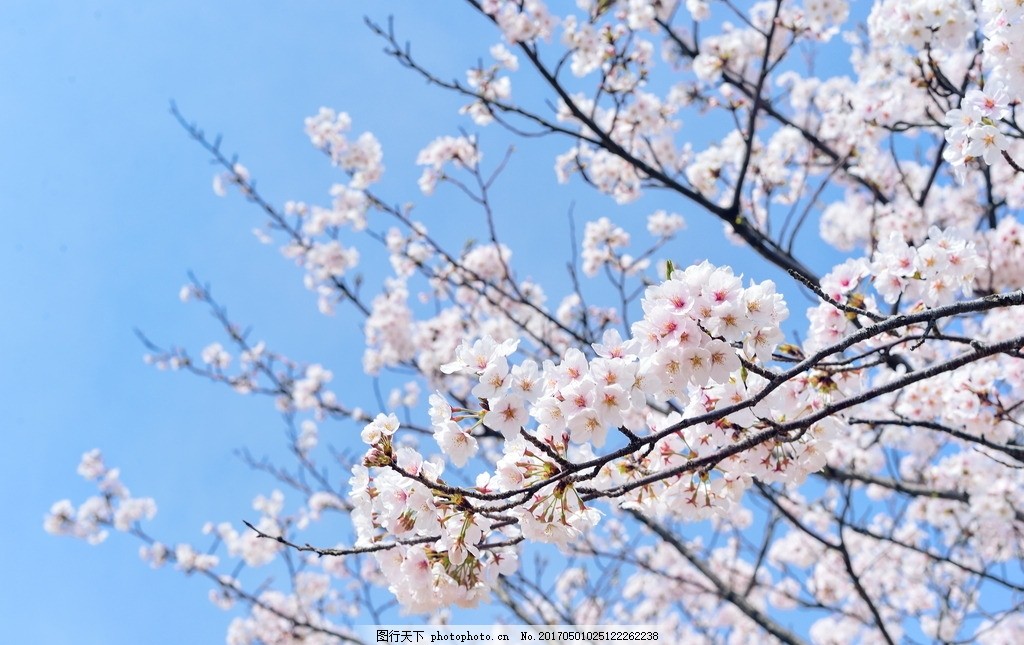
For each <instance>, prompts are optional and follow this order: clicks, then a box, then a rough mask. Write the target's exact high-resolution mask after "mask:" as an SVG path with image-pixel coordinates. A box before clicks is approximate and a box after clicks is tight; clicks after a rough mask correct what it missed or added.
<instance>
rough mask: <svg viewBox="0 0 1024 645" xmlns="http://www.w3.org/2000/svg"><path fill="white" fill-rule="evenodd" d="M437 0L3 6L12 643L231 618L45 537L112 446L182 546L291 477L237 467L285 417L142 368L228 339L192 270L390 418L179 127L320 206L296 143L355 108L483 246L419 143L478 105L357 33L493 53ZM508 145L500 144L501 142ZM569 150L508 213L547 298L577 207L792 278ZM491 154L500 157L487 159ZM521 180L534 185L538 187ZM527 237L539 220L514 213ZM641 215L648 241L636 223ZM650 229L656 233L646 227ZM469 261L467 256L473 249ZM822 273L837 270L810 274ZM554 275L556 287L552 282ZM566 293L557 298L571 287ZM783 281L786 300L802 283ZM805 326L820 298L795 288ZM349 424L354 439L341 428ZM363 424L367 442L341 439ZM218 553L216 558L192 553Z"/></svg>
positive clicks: (322, 183) (189, 594)
mask: <svg viewBox="0 0 1024 645" xmlns="http://www.w3.org/2000/svg"><path fill="white" fill-rule="evenodd" d="M438 4H442V3H420V2H375V3H369V2H367V3H355V2H349V1H347V0H292V1H288V2H281V1H279V0H273V1H271V0H249V1H245V2H243V1H241V0H218V1H216V2H210V1H208V0H178V1H175V2H125V1H122V2H102V1H93V0H74V1H72V0H65V1H63V2H60V1H56V0H5V1H4V2H2V3H0V87H2V98H0V142H2V144H0V218H2V227H0V263H2V276H3V277H2V278H0V302H2V303H3V305H2V306H3V314H2V315H0V360H2V365H3V369H2V371H0V424H2V426H0V427H3V429H4V431H5V435H6V440H5V441H4V443H3V449H2V450H0V484H2V491H3V492H2V495H3V500H4V508H5V509H6V511H7V513H6V514H5V517H4V518H3V529H2V530H0V577H2V583H0V607H2V608H3V610H2V612H0V615H2V617H0V629H2V633H3V637H2V638H3V640H4V641H5V642H11V643H71V642H74V643H76V644H82V645H85V644H90V643H96V644H100V643H102V644H110V643H138V642H144V643H200V642H202V643H206V642H220V641H221V640H222V639H223V635H224V631H225V627H226V625H227V622H228V619H229V618H228V616H227V615H225V614H223V613H222V612H220V611H219V610H217V609H216V608H214V607H213V606H212V605H211V604H210V603H209V601H208V600H207V599H206V591H207V589H208V587H209V585H208V584H207V583H206V582H205V581H203V580H200V579H197V578H187V577H185V576H182V575H181V574H180V573H178V572H176V571H173V570H170V569H167V570H161V571H157V572H154V571H151V570H150V569H149V568H148V567H147V566H146V565H145V564H144V563H142V562H141V561H140V560H139V558H138V556H137V548H138V544H137V543H135V542H134V541H133V540H132V539H131V538H128V537H125V536H120V535H115V536H113V537H112V538H111V539H110V540H108V542H107V543H105V544H103V545H101V546H99V547H90V546H88V545H86V544H85V543H80V542H77V541H74V540H71V539H66V538H55V537H53V536H50V535H47V534H45V533H44V532H43V531H42V520H43V517H44V514H45V512H46V511H47V509H48V508H49V507H50V505H51V504H52V503H53V502H54V501H56V500H58V499H61V498H65V497H67V498H70V499H71V500H72V501H73V502H74V503H76V504H77V503H79V502H81V501H82V500H83V499H84V498H85V497H86V496H87V495H88V494H91V490H90V487H89V486H88V485H86V484H85V483H84V482H82V481H81V480H80V479H79V478H78V476H77V475H76V474H75V467H76V465H77V463H78V460H79V457H80V455H81V454H82V453H83V452H84V451H86V450H89V449H91V448H96V447H99V448H101V449H103V451H104V453H105V455H106V458H107V461H108V463H109V464H111V465H115V466H119V467H120V468H121V469H122V477H123V479H124V481H125V483H126V484H127V485H128V486H129V488H131V490H132V492H133V493H134V494H136V495H139V496H152V497H154V498H156V500H157V503H158V504H159V506H160V511H159V514H158V516H157V518H156V520H155V521H153V522H151V523H150V524H149V526H150V527H151V530H152V532H153V533H154V534H155V535H158V536H160V537H161V538H164V539H165V540H167V541H169V542H172V543H173V542H175V541H177V540H196V541H198V539H199V538H200V535H199V531H200V528H201V526H202V524H203V523H204V522H205V521H207V520H213V521H222V520H229V521H232V522H234V523H236V525H237V524H239V523H240V520H241V519H242V518H243V517H247V516H248V515H250V514H251V512H250V511H249V504H250V501H251V499H252V497H253V496H254V495H255V494H257V493H268V492H269V491H270V490H271V489H272V488H273V483H272V482H270V481H269V480H267V479H266V478H265V477H263V476H260V475H257V474H254V473H251V472H249V471H247V470H246V468H245V467H244V466H243V465H242V464H241V463H239V462H238V461H237V460H236V459H235V458H234V457H233V456H232V452H233V450H235V449H236V448H239V447H242V446H248V447H249V448H250V449H251V450H252V451H253V452H254V453H255V454H257V455H261V454H270V455H274V454H280V453H281V449H282V447H283V438H282V432H281V430H282V424H281V422H280V420H279V418H278V417H277V415H276V414H275V413H274V412H273V408H272V403H271V402H270V401H268V400H260V399H254V398H244V397H240V396H237V395H234V394H232V393H231V392H228V391H225V390H224V389H222V388H217V387H215V386H213V385H211V384H209V383H205V382H201V381H199V380H196V379H193V378H189V377H187V376H185V375H183V374H167V373H161V372H158V371H156V370H154V369H153V368H151V367H148V366H146V365H144V364H143V362H142V360H141V356H142V354H143V349H142V347H141V346H140V344H139V342H138V341H137V340H136V338H135V337H134V336H133V333H132V329H133V328H135V327H138V328H141V329H142V330H144V331H145V332H146V333H147V334H148V335H149V336H150V337H152V338H153V339H154V340H156V341H158V342H162V343H165V344H171V343H178V344H182V345H185V346H187V347H190V348H192V349H193V350H198V349H199V348H201V347H202V346H204V345H205V344H206V343H207V342H209V341H212V340H219V339H220V336H219V334H218V329H217V327H216V324H215V323H214V322H213V321H212V320H211V319H210V318H209V316H207V315H206V313H205V312H204V311H202V310H201V309H199V308H197V307H194V306H183V305H182V304H181V303H179V302H178V299H177V293H178V289H179V287H180V286H181V285H182V284H183V283H184V282H185V274H186V271H188V270H193V271H195V272H196V273H197V274H198V275H199V276H200V277H201V278H202V279H204V280H206V281H209V282H210V283H211V285H212V287H213V290H214V294H215V295H217V296H218V297H219V299H220V300H221V301H222V302H224V303H225V304H227V305H228V307H229V310H230V311H231V312H232V314H233V315H234V316H235V317H236V318H237V319H238V320H239V321H241V322H245V323H249V324H252V325H253V326H254V327H255V329H256V330H257V331H256V336H257V337H260V338H265V339H267V340H268V341H270V342H271V344H272V345H273V346H274V348H276V349H277V350H279V351H282V352H284V353H286V354H289V355H291V356H292V357H293V358H295V359H297V360H300V361H319V362H323V363H324V364H325V365H327V366H328V367H330V368H331V369H333V370H334V371H335V373H336V374H337V375H338V377H337V378H336V381H335V383H334V385H335V386H336V387H335V388H334V389H336V390H338V391H339V392H343V394H342V396H343V398H344V399H347V402H350V403H353V404H354V403H360V402H362V403H364V404H366V403H372V399H370V398H368V393H369V389H368V387H367V385H366V382H365V381H364V380H359V379H358V378H357V376H356V375H357V374H358V367H359V357H360V347H359V345H358V343H353V342H352V339H353V338H354V337H357V336H356V335H357V334H358V327H357V323H356V321H355V319H354V318H352V317H351V316H348V315H346V314H347V312H345V311H344V310H342V311H341V312H339V315H338V316H336V317H335V318H326V317H323V316H321V315H319V314H318V313H317V312H316V303H315V298H314V297H313V295H312V294H310V293H309V292H307V291H306V290H304V289H303V287H302V284H301V275H300V272H299V271H298V270H297V269H295V268H294V267H292V266H290V265H289V264H288V263H287V262H286V261H285V260H283V259H282V258H281V256H280V254H279V253H278V252H277V250H276V247H275V246H261V245H259V244H258V243H256V241H255V239H254V238H253V236H252V234H251V233H250V229H251V228H253V227H254V226H258V225H260V224H261V223H262V222H261V220H260V218H259V215H258V213H256V212H255V211H254V210H253V209H252V208H251V207H249V206H247V205H246V204H245V203H244V202H243V200H241V199H240V198H237V197H234V198H228V199H219V198H217V197H215V196H214V195H213V194H212V192H211V190H210V181H211V178H212V176H213V173H214V169H213V168H212V167H211V166H210V165H209V163H208V158H207V156H206V155H205V153H204V152H203V151H202V150H200V149H199V148H198V147H197V146H196V145H195V144H194V143H193V142H191V141H190V140H189V139H188V137H187V136H186V135H185V134H184V132H183V131H182V130H181V129H180V128H179V126H178V125H177V124H176V123H175V122H174V120H173V119H172V118H171V117H170V116H169V114H168V104H169V101H170V100H171V99H173V100H175V101H176V102H177V104H178V105H179V107H180V108H181V110H182V111H183V112H184V113H185V114H187V115H189V117H190V118H192V119H194V120H196V121H198V122H199V123H200V124H201V126H202V127H203V128H204V129H206V130H207V131H208V132H211V133H217V132H219V133H221V134H223V135H224V146H225V148H226V149H227V150H229V151H234V152H237V153H239V155H240V157H241V160H242V162H243V163H245V164H246V165H247V166H248V168H249V169H250V170H251V171H252V172H253V175H254V176H255V177H256V178H257V179H258V180H259V186H260V188H261V190H262V191H264V192H265V193H266V195H267V197H268V198H270V199H271V201H273V202H275V203H278V204H280V203H283V201H284V200H286V199H304V200H307V201H310V202H319V203H326V202H327V201H328V196H327V194H326V191H327V188H328V187H329V185H330V184H331V182H332V181H336V180H339V179H340V177H339V176H338V175H337V174H336V172H337V171H335V170H334V169H332V168H331V167H330V166H329V164H328V163H327V162H326V160H325V159H324V158H323V156H322V155H321V154H319V153H317V152H316V151H314V150H313V149H312V147H311V146H310V145H309V143H308V140H307V139H306V137H305V136H304V134H303V132H302V121H303V119H304V118H305V117H306V116H308V115H311V114H314V113H315V112H316V110H317V109H318V108H319V107H320V106H321V105H326V106H330V107H334V108H337V109H339V110H345V111H347V112H349V113H350V114H351V115H352V118H353V121H354V130H355V131H356V132H361V131H363V130H371V131H373V132H374V133H375V134H377V136H378V137H379V138H380V140H381V142H382V143H383V145H384V150H385V164H386V165H387V179H386V180H385V182H384V184H383V185H382V191H383V192H385V193H386V194H388V195H390V196H391V197H392V198H393V200H394V201H395V202H397V203H401V202H404V201H406V200H416V201H417V202H418V203H420V204H421V205H422V206H421V208H423V209H424V210H423V218H424V220H425V221H426V222H427V224H428V226H430V227H431V228H432V230H436V231H441V232H442V236H443V237H444V236H449V239H452V240H458V239H459V238H460V237H465V236H466V231H467V229H469V230H470V231H471V234H472V230H473V229H474V227H476V228H475V230H477V231H479V232H480V233H478V234H482V232H483V230H484V229H483V228H482V222H481V220H480V218H479V215H478V213H476V212H475V211H474V212H473V213H472V215H471V216H470V217H472V218H473V219H472V220H471V222H467V221H464V219H462V218H465V217H467V216H466V215H465V214H464V213H465V210H464V209H465V205H464V203H462V202H458V201H457V200H452V199H450V195H449V196H447V197H446V196H445V195H443V194H442V195H439V196H438V197H436V198H434V199H433V200H425V199H423V198H422V197H421V196H419V193H418V190H417V189H416V183H415V180H416V177H417V176H418V175H419V170H418V169H417V168H416V167H415V166H414V163H413V162H414V160H415V156H416V153H417V151H418V150H419V149H420V148H421V147H423V146H424V145H425V144H426V143H428V142H429V141H430V140H431V139H432V138H433V137H434V136H437V135H440V134H455V133H457V128H459V127H464V128H467V129H469V130H471V131H473V130H475V129H476V128H474V126H473V124H472V123H471V122H470V121H468V119H466V118H465V117H460V116H459V115H458V114H457V108H458V106H459V105H460V104H461V101H460V100H459V99H457V98H454V97H452V96H450V95H447V94H445V93H443V92H441V91H439V90H436V89H433V88H428V87H426V86H425V84H424V83H423V81H422V80H421V79H419V78H418V77H416V76H415V75H414V74H412V73H410V72H408V71H405V70H402V69H401V68H400V67H399V66H398V65H397V64H396V63H395V62H394V61H392V60H390V59H389V58H387V57H386V56H384V55H383V54H382V53H381V49H382V43H381V42H380V41H379V39H377V38H376V37H375V36H373V35H372V34H371V33H370V32H369V30H368V29H366V28H365V27H364V25H363V24H362V15H363V13H365V12H370V13H371V15H372V16H373V17H375V18H376V19H378V20H384V19H386V17H387V15H388V14H389V13H394V14H395V15H396V18H397V22H396V25H397V27H398V29H399V31H400V33H403V34H405V35H407V36H408V37H409V38H410V39H411V40H412V42H413V45H414V52H418V53H420V54H422V56H423V57H424V59H425V60H426V61H427V62H429V63H430V64H431V65H432V66H434V67H435V68H437V69H439V70H441V71H443V72H444V75H446V76H447V77H456V76H458V77H461V76H462V74H463V72H464V70H465V69H466V68H467V67H468V66H470V65H472V64H474V63H475V62H476V60H477V58H478V57H479V56H480V55H482V54H484V53H485V52H486V46H487V45H489V44H491V43H492V42H495V41H496V40H497V39H496V37H495V35H494V34H493V32H492V31H490V30H489V29H488V28H487V27H486V26H485V24H484V23H483V22H482V21H480V20H479V19H477V18H475V17H473V16H468V15H465V11H464V10H463V9H462V7H461V6H460V5H461V3H455V9H454V10H451V9H446V10H445V12H443V13H442V12H441V10H440V9H438V8H437V6H436V5H438ZM488 137H493V139H492V140H493V141H494V142H495V143H496V144H499V146H498V147H497V148H496V149H497V150H500V145H503V144H502V142H503V141H505V135H503V134H501V133H500V132H499V131H497V130H494V129H488V130H485V131H484V138H485V142H487V141H488ZM564 146H565V144H564V143H558V142H536V143H521V144H519V145H518V149H519V153H518V154H517V156H516V157H515V159H514V161H513V164H512V165H511V166H510V168H509V170H508V179H509V181H507V182H506V183H505V184H504V185H503V186H504V187H503V188H502V189H501V190H500V191H499V195H498V196H499V198H500V199H501V200H502V206H503V208H504V212H505V213H506V214H515V213H519V212H527V211H529V212H530V214H531V215H538V214H539V215H540V216H542V217H546V218H547V219H546V220H545V221H548V222H552V224H551V225H550V228H545V227H541V228H539V229H538V228H536V227H522V226H518V225H517V224H510V225H508V226H507V227H506V228H505V229H504V230H503V231H502V232H503V233H504V234H505V235H506V238H507V241H508V242H509V244H510V246H512V248H513V249H514V251H515V252H516V254H517V255H516V259H517V261H518V262H517V266H518V267H519V270H520V272H521V275H531V274H532V275H534V276H535V277H537V278H538V279H544V280H545V281H547V282H545V286H546V288H547V290H548V292H549V293H550V294H552V296H553V298H552V299H553V300H554V299H555V298H556V297H560V296H561V295H563V294H564V293H565V292H566V291H567V290H568V285H567V284H566V282H565V277H564V271H563V267H564V263H565V261H566V257H567V253H566V250H567V249H568V241H567V231H568V225H567V224H566V220H565V213H566V212H567V211H568V210H569V206H570V203H572V201H573V200H575V204H576V205H575V208H576V212H577V221H578V223H579V224H580V226H582V224H581V223H582V222H583V221H585V220H586V219H595V218H596V217H599V216H602V215H607V216H610V217H612V218H613V219H615V220H616V221H620V222H625V221H628V220H629V219H630V218H633V219H632V221H633V222H634V224H633V229H634V230H637V231H642V218H641V216H642V215H646V214H647V213H649V212H651V211H652V210H654V208H655V207H664V206H666V205H667V206H669V208H673V209H675V210H677V211H679V212H680V213H682V214H684V215H685V216H686V217H687V220H688V222H689V225H690V227H689V231H688V233H687V236H686V238H685V239H684V240H681V241H680V243H679V245H677V246H675V247H674V248H673V249H672V254H673V257H674V258H675V260H676V261H677V263H680V262H682V263H685V262H689V261H691V260H693V259H699V258H703V257H705V256H710V257H711V259H712V260H713V261H718V262H721V263H730V264H733V265H734V266H736V267H737V270H738V271H746V272H747V273H748V275H751V276H752V277H756V278H757V279H758V280H760V279H763V278H765V277H775V278H776V279H778V275H777V274H768V273H765V272H764V271H763V270H762V271H760V272H759V273H753V272H752V271H751V269H753V268H755V267H760V266H761V265H760V263H759V262H758V261H757V260H756V259H755V258H753V256H752V254H750V253H748V252H745V251H741V252H738V251H737V250H736V249H735V248H734V247H730V246H728V245H726V244H724V243H722V242H721V239H722V237H721V232H720V231H721V227H720V225H719V224H718V223H716V222H711V221H710V220H709V218H708V217H707V216H706V215H704V214H702V213H696V212H693V211H692V209H690V208H689V206H688V205H687V204H685V203H679V202H676V203H673V204H666V203H664V202H661V203H656V202H654V201H653V200H648V201H645V202H641V203H640V204H636V205H632V206H630V207H627V208H620V207H616V206H615V205H614V203H613V202H612V201H611V200H609V199H606V198H602V197H599V196H594V195H592V194H590V193H587V192H581V191H579V190H575V191H572V190H565V189H559V188H558V187H557V185H556V183H555V181H554V178H553V173H552V171H551V168H552V164H553V157H554V154H555V152H557V151H560V150H561V149H564ZM490 158H491V159H492V161H493V160H494V159H496V158H497V156H496V155H492V156H491V157H490ZM524 182H529V183H528V184H526V185H527V186H528V187H529V190H523V186H524ZM507 221H509V222H518V221H521V218H517V217H516V216H514V215H509V216H508V220H507ZM637 224H641V226H637ZM638 237H639V235H638ZM455 244H456V246H455V248H458V246H457V244H458V243H457V242H455ZM816 268H819V269H820V268H821V267H820V266H819V267H816ZM551 280H555V281H556V282H555V283H551V282H550V281H551ZM559 280H560V281H562V282H561V284H559V283H558V282H557V281H559ZM790 289H791V287H790ZM790 302H791V307H792V308H793V309H794V314H795V315H797V316H799V315H800V313H801V312H802V309H803V304H804V303H803V302H802V301H800V299H799V297H791V298H790ZM338 431H339V432H341V431H342V430H338ZM348 431H351V428H348ZM200 543H201V542H200Z"/></svg>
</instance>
